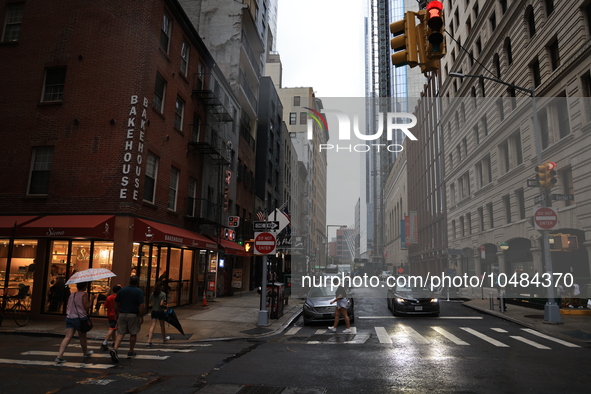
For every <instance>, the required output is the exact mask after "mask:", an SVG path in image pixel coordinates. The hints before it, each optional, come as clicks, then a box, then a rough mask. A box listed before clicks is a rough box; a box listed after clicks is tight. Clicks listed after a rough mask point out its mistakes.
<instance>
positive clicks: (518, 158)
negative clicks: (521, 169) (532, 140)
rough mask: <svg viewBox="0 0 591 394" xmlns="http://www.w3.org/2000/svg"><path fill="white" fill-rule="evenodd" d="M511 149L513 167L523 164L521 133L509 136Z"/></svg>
mask: <svg viewBox="0 0 591 394" xmlns="http://www.w3.org/2000/svg"><path fill="white" fill-rule="evenodd" d="M510 141H511V147H512V152H513V157H514V158H515V165H520V164H521V163H523V151H522V149H521V133H520V132H519V131H517V132H516V133H515V134H513V135H512V136H511V140H510Z"/></svg>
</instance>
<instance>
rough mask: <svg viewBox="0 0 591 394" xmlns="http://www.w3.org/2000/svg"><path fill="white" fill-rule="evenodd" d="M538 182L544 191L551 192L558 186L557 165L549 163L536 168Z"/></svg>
mask: <svg viewBox="0 0 591 394" xmlns="http://www.w3.org/2000/svg"><path fill="white" fill-rule="evenodd" d="M536 180H537V181H538V186H539V187H540V188H542V189H544V190H550V189H552V187H553V186H554V185H555V184H556V182H558V181H557V179H556V163H554V162H551V161H547V162H545V163H543V164H540V165H539V166H536Z"/></svg>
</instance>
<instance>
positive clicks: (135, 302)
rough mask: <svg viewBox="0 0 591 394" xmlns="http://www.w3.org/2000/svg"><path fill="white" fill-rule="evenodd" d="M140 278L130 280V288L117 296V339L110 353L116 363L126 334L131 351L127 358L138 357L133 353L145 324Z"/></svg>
mask: <svg viewBox="0 0 591 394" xmlns="http://www.w3.org/2000/svg"><path fill="white" fill-rule="evenodd" d="M139 284H140V278H138V277H137V276H135V275H134V276H132V277H130V278H129V286H126V287H124V288H122V289H121V290H119V292H118V293H117V295H116V296H115V314H116V315H117V316H118V317H117V337H116V338H115V344H114V345H113V349H111V351H110V352H109V353H110V355H111V360H112V361H113V362H114V363H118V362H119V355H118V353H117V351H118V349H119V345H120V344H121V341H122V340H123V337H124V336H125V335H126V334H129V351H128V352H127V358H132V357H134V356H136V353H135V352H134V351H133V350H134V349H135V343H136V341H137V334H138V333H139V332H140V329H141V327H142V323H143V322H144V309H145V302H144V292H143V291H142V290H141V289H140V288H139V287H138V286H139Z"/></svg>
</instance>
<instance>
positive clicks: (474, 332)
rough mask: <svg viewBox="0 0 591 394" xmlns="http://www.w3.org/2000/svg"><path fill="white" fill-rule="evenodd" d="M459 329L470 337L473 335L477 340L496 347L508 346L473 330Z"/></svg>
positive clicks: (467, 328)
mask: <svg viewBox="0 0 591 394" xmlns="http://www.w3.org/2000/svg"><path fill="white" fill-rule="evenodd" d="M460 328H461V329H462V330H464V331H466V332H468V333H470V334H472V335H474V336H476V337H478V338H480V339H482V340H484V341H486V342H488V343H491V344H493V345H495V346H497V347H509V345H506V344H504V343H503V342H499V341H497V340H496V339H493V338H491V337H489V336H488V335H484V334H482V333H479V332H478V331H476V330H473V329H471V328H469V327H460Z"/></svg>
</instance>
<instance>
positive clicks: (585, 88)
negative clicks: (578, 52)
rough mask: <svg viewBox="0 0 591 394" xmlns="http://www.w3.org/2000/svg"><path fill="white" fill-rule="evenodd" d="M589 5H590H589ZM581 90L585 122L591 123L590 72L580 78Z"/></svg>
mask: <svg viewBox="0 0 591 394" xmlns="http://www.w3.org/2000/svg"><path fill="white" fill-rule="evenodd" d="M589 4H591V3H589ZM581 89H582V93H583V99H582V101H583V107H584V108H585V111H584V112H585V113H586V114H587V122H589V121H591V72H590V71H587V72H585V74H583V76H582V77H581Z"/></svg>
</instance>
